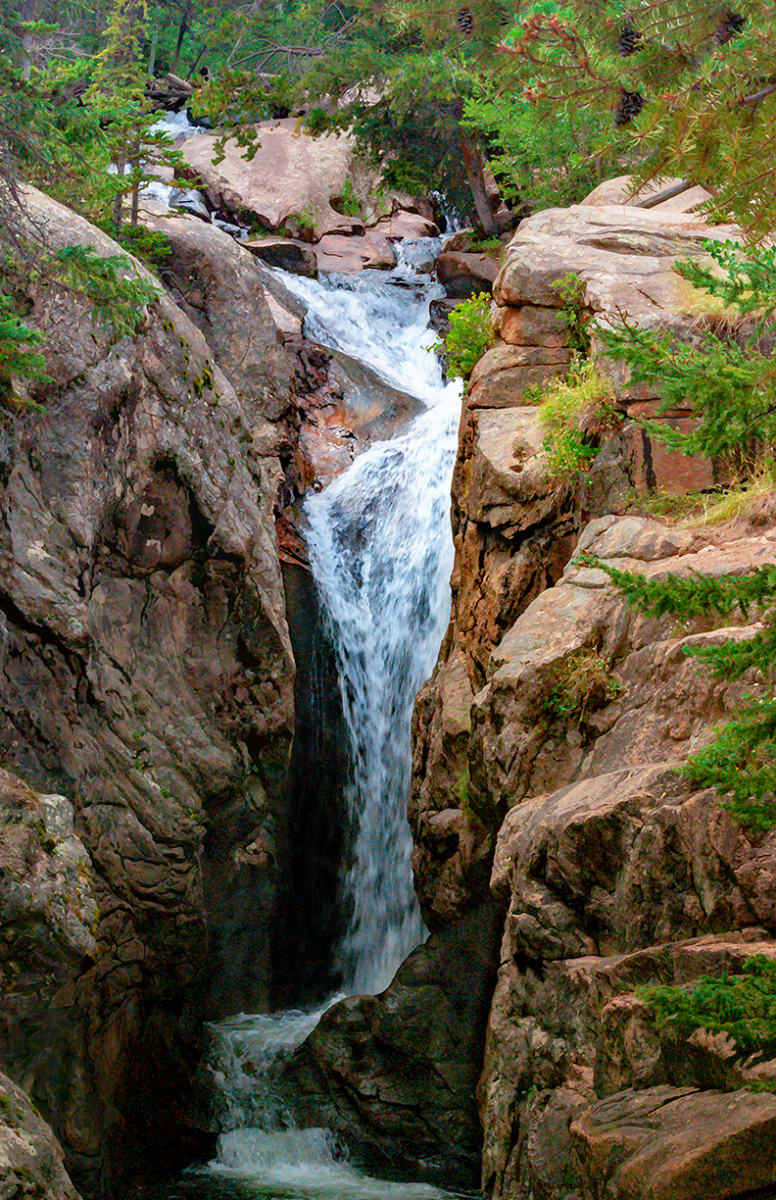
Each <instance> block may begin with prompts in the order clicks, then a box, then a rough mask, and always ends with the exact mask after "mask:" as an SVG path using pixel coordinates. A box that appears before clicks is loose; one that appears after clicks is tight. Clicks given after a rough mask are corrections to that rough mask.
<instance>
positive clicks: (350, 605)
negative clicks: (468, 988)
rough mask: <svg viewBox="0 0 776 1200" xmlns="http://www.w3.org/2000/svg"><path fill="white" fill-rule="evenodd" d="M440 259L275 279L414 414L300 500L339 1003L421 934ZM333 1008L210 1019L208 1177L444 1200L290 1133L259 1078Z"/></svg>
mask: <svg viewBox="0 0 776 1200" xmlns="http://www.w3.org/2000/svg"><path fill="white" fill-rule="evenodd" d="M437 249H438V243H434V242H432V241H431V240H430V239H429V240H426V241H425V242H424V243H413V244H409V245H405V246H404V247H402V248H400V251H399V265H398V266H397V268H396V269H395V270H394V271H392V272H390V273H387V274H386V273H382V272H376V271H365V272H363V273H362V274H360V275H357V276H352V277H335V276H329V277H328V278H326V279H323V280H320V281H313V280H308V279H302V278H299V277H295V276H286V275H284V276H283V282H284V284H285V286H286V287H287V288H288V289H289V290H290V291H292V292H293V293H294V294H295V295H296V296H297V297H298V298H300V299H301V300H303V302H304V304H305V306H306V309H307V317H306V321H305V326H306V331H307V333H308V334H309V335H310V336H312V337H314V338H316V339H317V340H318V341H320V342H322V343H324V344H327V345H328V346H330V347H332V348H335V349H340V350H343V351H345V352H346V353H348V354H349V355H351V356H352V357H354V358H357V359H360V360H361V361H362V362H364V363H366V364H368V365H369V366H371V367H372V368H373V369H374V370H375V371H377V372H378V374H380V375H381V376H382V377H383V378H384V379H385V380H386V381H387V382H388V383H389V384H392V385H393V386H394V387H398V388H400V389H401V390H402V391H404V392H406V393H409V394H411V395H412V396H414V397H416V398H417V399H418V400H420V401H421V403H422V405H423V411H421V413H420V414H419V415H418V416H417V417H415V418H414V419H413V420H412V422H411V423H410V424H409V425H408V426H407V427H406V428H405V429H404V431H403V432H402V433H400V434H399V435H398V436H396V437H394V438H392V439H391V440H390V441H386V442H380V443H376V444H374V445H373V446H371V447H370V448H369V449H368V450H367V451H366V452H365V453H364V454H362V455H361V456H360V457H359V458H357V459H356V461H355V462H354V463H353V465H352V466H351V467H350V468H349V470H347V471H346V472H345V473H344V474H343V475H341V476H340V477H339V478H338V479H337V480H335V481H334V483H332V484H331V485H330V486H329V487H328V488H326V489H325V490H324V491H322V492H320V493H318V494H317V495H313V496H311V497H310V498H309V499H308V501H307V504H306V513H307V517H308V522H309V531H308V546H309V551H310V562H311V567H312V571H313V575H314V578H315V581H316V584H317V587H318V590H319V593H320V596H321V599H322V602H323V604H324V607H325V610H326V612H327V615H328V620H329V623H330V627H331V634H332V638H333V641H334V645H335V649H336V653H337V656H338V661H339V666H340V686H341V692H342V700H343V708H344V715H345V721H346V725H347V730H348V735H349V738H350V743H351V746H350V749H351V758H352V765H353V778H352V782H351V785H350V789H349V795H348V801H349V803H350V805H351V806H352V813H353V817H354V825H355V827H356V828H357V835H356V843H355V847H354V854H353V865H352V867H351V869H350V871H349V872H348V877H347V880H346V884H345V896H344V901H345V903H346V904H347V906H348V909H349V923H348V929H347V934H346V936H345V938H344V941H343V945H342V948H341V953H342V968H343V986H344V987H345V989H346V990H347V992H348V993H351V994H352V993H355V992H373V993H376V992H378V991H380V990H382V988H384V987H385V986H387V984H388V983H389V982H390V980H391V978H392V977H393V974H394V973H395V970H396V968H397V967H398V966H399V964H400V963H401V961H402V959H403V958H404V957H405V956H406V955H407V954H408V953H409V951H410V950H412V949H413V947H414V946H415V945H417V944H418V943H419V942H420V941H421V939H422V937H423V925H422V921H421V917H420V912H419V909H418V905H417V901H416V898H415V893H414V890H413V886H412V873H411V869H410V851H411V837H410V831H409V826H408V823H407V815H406V802H407V795H408V791H409V782H410V718H411V713H412V705H413V700H414V697H415V693H416V692H417V690H418V688H419V686H420V684H421V683H422V682H423V680H424V679H425V678H426V677H427V676H428V674H429V673H430V671H431V669H432V667H433V664H434V661H435V659H436V655H437V653H438V650H439V646H440V643H441V639H442V636H443V633H444V629H445V625H446V623H447V618H448V611H449V577H450V570H451V567H452V553H453V552H452V535H451V531H450V520H449V503H450V500H449V497H450V484H451V475H452V469H453V464H454V460H455V448H456V430H457V424H458V415H459V412H460V387H459V386H458V385H455V384H452V385H445V384H444V382H443V379H442V374H441V371H440V368H439V364H438V361H437V359H436V356H435V355H434V354H433V353H430V352H429V349H428V348H429V347H430V345H431V344H432V342H433V341H434V337H433V334H432V333H430V332H429V330H428V328H427V323H428V305H429V301H430V300H432V299H434V298H436V297H438V296H441V295H442V289H441V288H440V287H438V286H437V285H436V284H434V283H433V282H432V280H431V279H430V278H429V277H427V276H422V275H420V274H418V272H417V271H416V270H415V268H414V266H413V265H412V264H413V262H422V261H424V260H428V259H429V258H430V257H433V255H434V253H435V252H436V250H437ZM336 999H339V997H334V998H333V999H331V1000H329V1002H328V1003H327V1004H326V1005H324V1006H323V1007H322V1008H321V1009H320V1010H318V1011H317V1012H307V1013H302V1012H293V1011H290V1012H282V1013H275V1014H271V1015H269V1016H244V1015H241V1016H239V1017H235V1018H232V1019H231V1020H230V1021H225V1022H221V1023H220V1024H218V1025H214V1026H212V1033H213V1047H212V1052H211V1054H210V1056H209V1062H210V1069H211V1071H212V1073H213V1076H214V1080H215V1083H216V1087H217V1090H218V1094H219V1097H220V1111H219V1113H218V1116H219V1120H220V1124H221V1128H222V1130H223V1132H222V1134H221V1136H220V1138H219V1142H218V1152H217V1157H216V1159H215V1160H214V1161H213V1162H212V1163H210V1164H209V1166H208V1168H207V1176H208V1178H209V1179H210V1180H211V1181H216V1180H219V1179H227V1180H233V1181H240V1182H244V1183H245V1184H248V1185H250V1187H249V1192H248V1193H244V1192H240V1193H239V1194H240V1195H244V1194H250V1195H251V1196H263V1197H268V1198H269V1197H272V1198H273V1200H280V1198H282V1197H289V1198H293V1200H441V1197H442V1196H443V1193H441V1192H440V1191H439V1190H438V1189H436V1188H432V1187H430V1186H428V1185H426V1184H415V1183H400V1184H398V1183H391V1182H387V1181H385V1180H377V1179H371V1178H369V1177H368V1176H365V1175H363V1174H362V1173H361V1172H360V1171H358V1170H357V1169H356V1168H355V1167H353V1166H352V1165H351V1164H350V1163H349V1162H348V1160H347V1155H346V1153H345V1152H344V1149H343V1147H342V1146H340V1145H338V1144H337V1142H336V1140H335V1139H334V1137H333V1136H332V1135H331V1134H330V1133H329V1132H328V1131H327V1130H323V1129H307V1130H299V1129H297V1128H295V1127H294V1124H293V1120H292V1118H291V1115H290V1113H289V1112H288V1111H287V1109H286V1106H285V1104H284V1101H283V1097H282V1095H280V1094H279V1093H278V1091H277V1089H276V1087H275V1086H274V1085H273V1077H274V1076H276V1074H277V1068H278V1065H279V1063H280V1062H281V1060H282V1059H283V1057H284V1056H286V1055H288V1054H290V1053H291V1052H292V1051H293V1050H294V1049H295V1048H296V1047H297V1046H299V1045H301V1043H302V1042H303V1041H304V1039H305V1038H306V1037H307V1036H308V1034H309V1033H310V1032H311V1031H312V1030H313V1029H314V1028H315V1025H316V1024H317V1022H318V1020H319V1019H320V1017H321V1015H322V1013H323V1012H324V1011H325V1010H326V1008H328V1007H329V1005H330V1004H333V1003H334V1002H335V1001H336ZM196 1194H197V1195H199V1194H200V1193H196ZM210 1194H211V1193H208V1195H210Z"/></svg>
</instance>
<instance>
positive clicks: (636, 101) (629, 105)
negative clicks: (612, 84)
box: [614, 88, 644, 126]
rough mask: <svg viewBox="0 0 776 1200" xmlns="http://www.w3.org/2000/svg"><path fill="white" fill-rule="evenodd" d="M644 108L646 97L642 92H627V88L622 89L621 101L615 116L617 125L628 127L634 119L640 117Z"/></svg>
mask: <svg viewBox="0 0 776 1200" xmlns="http://www.w3.org/2000/svg"><path fill="white" fill-rule="evenodd" d="M643 107H644V97H643V96H642V94H641V92H626V90H625V88H621V90H620V100H619V103H618V105H617V111H616V113H615V114H614V123H615V125H617V126H620V125H628V124H629V123H630V122H631V121H632V120H633V118H634V117H637V116H638V115H639V113H640V112H641V110H642V108H643Z"/></svg>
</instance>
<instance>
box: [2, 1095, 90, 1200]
mask: <svg viewBox="0 0 776 1200" xmlns="http://www.w3.org/2000/svg"><path fill="white" fill-rule="evenodd" d="M0 1196H2V1197H3V1200H17V1197H18V1198H21V1197H27V1196H34V1197H36V1198H37V1200H79V1196H78V1193H77V1192H76V1190H75V1188H74V1187H73V1185H72V1183H71V1182H70V1179H69V1178H68V1176H67V1174H66V1172H65V1168H64V1166H63V1163H62V1149H61V1147H60V1146H59V1144H58V1142H57V1140H56V1138H55V1137H54V1134H53V1133H52V1132H51V1129H50V1128H49V1126H48V1125H47V1124H46V1122H45V1121H44V1120H43V1118H42V1117H41V1116H40V1114H39V1113H38V1112H37V1111H36V1110H35V1109H34V1107H33V1106H32V1105H31V1104H30V1101H29V1099H28V1098H27V1096H25V1094H24V1092H23V1091H22V1090H21V1088H18V1087H16V1085H15V1084H14V1083H12V1082H11V1080H10V1079H8V1078H7V1077H6V1076H5V1075H0Z"/></svg>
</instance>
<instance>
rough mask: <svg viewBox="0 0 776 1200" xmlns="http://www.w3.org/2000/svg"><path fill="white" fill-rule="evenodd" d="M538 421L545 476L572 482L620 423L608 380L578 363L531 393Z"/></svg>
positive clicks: (578, 361) (583, 362) (587, 465)
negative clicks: (541, 430)
mask: <svg viewBox="0 0 776 1200" xmlns="http://www.w3.org/2000/svg"><path fill="white" fill-rule="evenodd" d="M532 399H534V400H535V401H538V403H539V421H540V423H541V425H542V426H543V427H544V429H545V431H546V437H545V439H544V443H543V448H544V460H545V466H546V469H547V473H548V475H550V477H551V478H552V479H553V480H557V481H558V482H571V481H573V480H574V479H575V478H576V477H578V476H579V475H582V474H584V473H585V472H586V471H587V470H589V468H590V464H591V462H592V460H593V459H594V458H595V456H596V454H597V453H598V439H599V437H600V435H601V434H602V433H603V432H605V431H606V430H607V429H613V428H614V427H615V426H616V424H617V423H618V422H619V421H620V420H621V416H620V414H619V413H618V412H617V410H616V408H615V406H614V404H613V403H612V390H611V385H610V383H609V382H608V380H607V379H606V378H605V377H604V376H603V375H602V374H601V372H600V371H598V370H597V368H596V367H595V366H594V365H593V364H592V363H590V362H585V361H582V360H579V359H578V360H577V361H576V362H575V363H572V365H571V367H570V368H569V372H568V375H567V376H566V378H565V379H553V380H551V381H550V382H549V383H547V384H545V385H543V386H542V387H541V388H540V389H538V390H537V391H536V392H534V394H533V397H532Z"/></svg>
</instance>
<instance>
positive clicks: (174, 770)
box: [0, 192, 294, 1194]
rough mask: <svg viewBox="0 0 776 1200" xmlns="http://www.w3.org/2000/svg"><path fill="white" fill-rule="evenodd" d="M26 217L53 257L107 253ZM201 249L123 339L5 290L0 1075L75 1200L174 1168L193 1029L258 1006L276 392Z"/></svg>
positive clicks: (259, 315) (281, 684)
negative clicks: (35, 332)
mask: <svg viewBox="0 0 776 1200" xmlns="http://www.w3.org/2000/svg"><path fill="white" fill-rule="evenodd" d="M27 203H28V207H29V212H30V219H31V220H33V221H35V222H36V223H37V228H38V230H39V231H41V232H43V233H44V235H45V237H46V238H47V240H48V241H49V243H50V244H51V245H52V246H53V247H59V246H64V245H70V244H73V243H74V242H77V243H80V244H82V245H85V246H91V247H93V248H94V249H95V251H96V252H97V253H98V254H99V255H111V254H116V253H120V248H119V247H117V246H116V245H115V244H114V243H112V242H111V241H110V239H108V238H106V237H105V236H104V235H103V234H101V233H99V232H98V231H97V230H95V229H94V228H93V227H91V226H89V225H88V224H87V223H86V222H84V221H82V220H81V219H80V218H78V217H76V216H75V215H74V214H73V213H72V212H70V211H69V210H67V209H65V208H63V207H61V206H60V205H58V204H55V203H53V202H52V201H50V200H47V199H45V198H43V197H41V196H39V195H37V194H35V193H33V192H29V193H28V195H27ZM216 235H218V231H216V230H210V229H207V228H206V227H205V226H196V225H195V223H193V222H192V223H191V225H190V226H187V228H186V229H185V230H182V229H180V228H176V229H171V241H172V242H173V255H172V258H171V263H170V268H169V270H170V275H171V281H170V282H171V285H172V284H173V283H174V285H175V287H176V288H177V290H178V296H179V298H180V300H181V302H182V303H183V304H185V306H186V310H187V312H188V313H190V314H191V316H192V318H193V319H194V320H192V319H190V318H189V316H188V315H187V312H184V311H183V309H182V308H181V307H178V306H177V305H176V304H175V303H174V302H173V300H172V299H170V298H169V297H168V296H167V295H164V294H160V295H159V297H158V299H157V300H155V301H154V303H153V304H152V306H151V307H150V309H149V310H148V312H147V313H146V314H144V315H142V317H141V323H140V328H139V330H138V332H137V333H136V335H135V336H120V335H118V334H116V333H114V332H111V331H110V330H109V329H107V328H106V327H105V326H104V325H103V324H102V323H101V322H100V321H99V319H98V318H97V317H96V315H95V313H94V311H93V309H92V308H91V306H90V303H89V300H88V298H87V297H85V296H84V295H82V294H79V293H78V292H73V291H67V290H65V289H63V288H52V287H51V286H48V287H44V286H43V285H42V284H40V283H34V282H31V283H30V285H29V306H30V315H29V318H28V320H29V322H30V323H31V324H32V325H34V326H35V327H37V328H38V329H40V330H41V331H42V332H43V333H44V334H45V337H46V343H45V347H46V356H47V365H48V374H49V376H50V382H49V383H47V384H45V385H42V387H41V388H40V389H39V391H38V393H37V394H36V399H38V400H39V402H40V403H42V404H43V406H44V407H43V408H42V409H41V410H40V411H35V410H34V409H23V410H20V411H19V412H18V414H16V415H10V414H9V413H4V415H3V423H2V430H1V432H0V677H1V679H2V687H0V744H2V747H3V754H2V763H3V766H4V767H5V768H6V769H7V771H9V772H13V773H14V775H15V776H18V777H21V778H22V779H24V780H26V781H27V783H28V784H30V785H31V786H32V787H34V788H36V789H38V791H39V792H41V793H43V795H42V796H41V797H40V798H39V799H38V800H34V799H33V798H31V797H32V794H31V793H30V792H28V790H27V789H26V788H25V787H24V785H22V784H21V783H19V782H18V781H15V780H14V779H13V778H12V777H11V776H10V775H3V777H2V779H3V788H4V791H3V806H2V807H3V819H4V820H6V821H11V822H12V823H13V824H12V827H13V828H14V829H15V830H16V829H18V833H14V839H13V841H12V842H10V843H9V844H8V848H7V851H6V850H4V851H3V853H4V855H5V854H6V853H7V854H8V856H9V857H10V858H14V856H16V857H24V859H25V862H26V863H27V867H26V869H25V872H23V873H22V878H23V879H25V878H26V877H27V875H26V872H28V871H30V870H32V871H33V872H34V873H33V875H32V876H31V882H30V883H29V885H26V884H25V885H24V887H21V885H16V884H13V883H7V884H6V883H4V884H3V887H7V889H8V904H10V905H11V911H12V912H15V911H16V910H17V909H19V912H20V916H19V918H18V923H19V932H18V939H20V940H18V941H14V939H13V938H11V939H10V940H9V946H8V961H7V962H6V961H5V960H4V974H3V992H2V997H0V1013H1V1014H2V1017H1V1019H0V1042H1V1043H2V1044H1V1045H0V1058H2V1061H3V1063H4V1065H5V1069H6V1070H8V1071H9V1072H10V1073H11V1074H12V1075H13V1076H14V1078H16V1079H17V1080H20V1081H23V1084H24V1086H25V1088H26V1089H27V1091H28V1092H29V1093H30V1094H31V1095H32V1096H33V1097H34V1098H35V1100H36V1101H37V1102H38V1103H39V1104H40V1105H41V1108H42V1109H43V1111H44V1112H45V1114H46V1115H47V1116H48V1117H49V1118H50V1119H51V1121H52V1123H53V1125H54V1126H55V1129H56V1131H57V1133H58V1134H59V1136H60V1138H61V1139H62V1142H63V1145H64V1147H65V1150H66V1154H67V1160H68V1163H69V1164H70V1167H71V1171H72V1173H73V1176H74V1178H75V1179H76V1180H77V1182H78V1183H79V1184H80V1186H82V1187H83V1189H84V1190H85V1191H86V1192H88V1193H95V1192H102V1193H109V1194H110V1193H112V1194H117V1193H118V1194H120V1193H121V1190H122V1178H123V1177H124V1171H125V1169H126V1168H127V1166H128V1162H127V1154H128V1152H129V1150H130V1149H131V1147H132V1146H133V1145H135V1144H137V1141H138V1139H140V1138H142V1139H143V1141H144V1143H145V1147H146V1151H145V1153H146V1156H147V1159H148V1160H149V1161H152V1160H153V1159H154V1155H155V1154H163V1153H164V1152H165V1149H166V1148H168V1147H169V1148H173V1149H174V1147H175V1146H176V1145H177V1146H178V1147H179V1146H180V1140H181V1128H180V1125H181V1114H180V1112H179V1111H178V1110H177V1108H176V1102H177V1094H176V1093H177V1089H178V1087H179V1084H180V1081H181V1080H182V1079H185V1077H186V1074H187V1072H188V1070H189V1066H190V1059H191V1053H192V1040H191V1039H192V1037H193V1036H194V1034H195V1032H196V1030H197V1028H198V1025H199V1020H200V1014H201V1012H202V1008H203V1005H204V1006H207V1007H209V1008H210V1011H218V1010H219V1008H221V1007H222V1006H223V1004H224V997H225V996H226V995H228V1003H229V1005H230V1006H231V1005H234V1004H235V1003H236V1004H237V1006H238V1007H239V1006H240V1005H245V1006H248V1005H251V1006H253V1007H261V1006H262V1005H263V1004H266V1002H267V989H268V986H269V981H268V964H269V955H270V928H271V916H272V912H273V907H274V905H275V903H276V898H277V895H278V888H279V884H280V878H281V868H282V864H283V861H284V846H285V841H286V815H285V808H284V802H283V800H284V790H285V785H286V776H287V767H288V759H289V752H290V746H291V739H292V733H293V682H294V663H293V656H292V653H291V646H290V642H289V635H288V628H287V624H286V617H285V606H284V592H283V584H282V578H281V571H280V562H279V557H278V549H277V539H276V535H275V527H274V508H275V503H276V499H277V496H278V491H279V487H280V484H281V481H282V469H281V465H280V461H279V458H278V452H279V448H280V447H279V440H280V438H279V433H278V427H277V425H276V424H273V423H272V422H271V421H270V420H269V419H268V418H273V419H277V417H278V416H279V415H281V414H282V413H283V412H284V410H285V409H286V408H287V406H288V404H289V396H290V388H291V370H290V366H289V364H288V363H287V361H286V359H285V357H284V355H283V352H282V350H281V349H280V347H279V346H278V344H277V341H276V335H275V332H274V326H273V324H272V321H271V319H270V316H269V312H268V309H267V307H266V302H265V300H264V297H263V291H262V290H261V289H260V288H259V289H257V288H253V289H251V288H250V287H249V286H248V284H247V283H246V277H247V276H246V272H245V271H243V272H242V275H241V274H240V269H239V268H240V263H239V262H237V261H232V259H234V258H236V254H237V252H236V251H235V254H234V255H232V258H229V256H228V255H227V258H226V261H225V263H224V273H225V272H227V271H231V272H232V276H233V278H231V277H230V279H228V280H227V279H225V274H223V273H219V274H218V275H216V273H215V272H213V270H212V266H213V261H214V259H215V257H216V255H221V254H222V253H224V246H223V245H219V246H216V247H215V248H214V247H213V246H212V245H206V244H204V242H206V241H207V239H212V238H213V237H214V236H216ZM218 236H219V237H221V238H223V242H224V243H225V244H226V249H227V250H231V248H232V246H233V243H232V242H231V240H230V239H228V238H227V237H226V236H225V235H218ZM239 253H240V254H244V257H245V259H246V260H247V263H248V265H249V266H250V265H252V264H253V260H252V259H251V258H250V256H249V255H248V254H247V252H242V251H241V252H239ZM256 269H257V270H258V268H256ZM227 287H228V289H229V299H228V300H227V299H226V297H225V292H224V289H225V288H227ZM219 288H220V290H219ZM194 321H196V324H195V323H194ZM197 326H199V328H198V327H197ZM51 793H61V795H62V796H65V797H67V800H57V799H54V800H52V799H51V798H50V797H49V794H51ZM36 805H37V808H36ZM71 805H72V814H73V815H72V817H71V815H70V814H71V807H70V806H71ZM36 813H37V814H39V816H36ZM16 814H19V815H18V816H17V815H16ZM71 822H72V828H71ZM78 839H80V841H79V840H78ZM36 864H39V865H36ZM3 878H4V880H8V879H9V878H10V879H11V880H14V879H17V878H18V874H17V873H16V869H15V868H14V865H13V862H11V863H10V865H9V866H8V868H7V869H6V873H5V874H4V876H3ZM20 887H21V891H20ZM14 888H16V890H15V891H14ZM12 929H13V926H12ZM36 931H39V932H36ZM25 939H26V940H25ZM28 943H34V944H35V945H34V946H33V948H32V949H30V950H29V952H28V950H27V949H25V947H26V946H27V945H28ZM20 964H23V966H20ZM205 968H207V970H205ZM193 1001H196V1010H197V1011H195V1008H194V1007H193V1006H192V1002H193ZM149 1060H153V1061H154V1062H155V1063H156V1069H155V1071H154V1072H153V1073H151V1075H149V1074H148V1073H147V1072H144V1076H145V1077H144V1078H143V1080H142V1085H141V1083H140V1079H139V1075H140V1073H141V1067H142V1064H143V1063H145V1062H147V1061H149ZM184 1136H185V1130H184Z"/></svg>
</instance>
